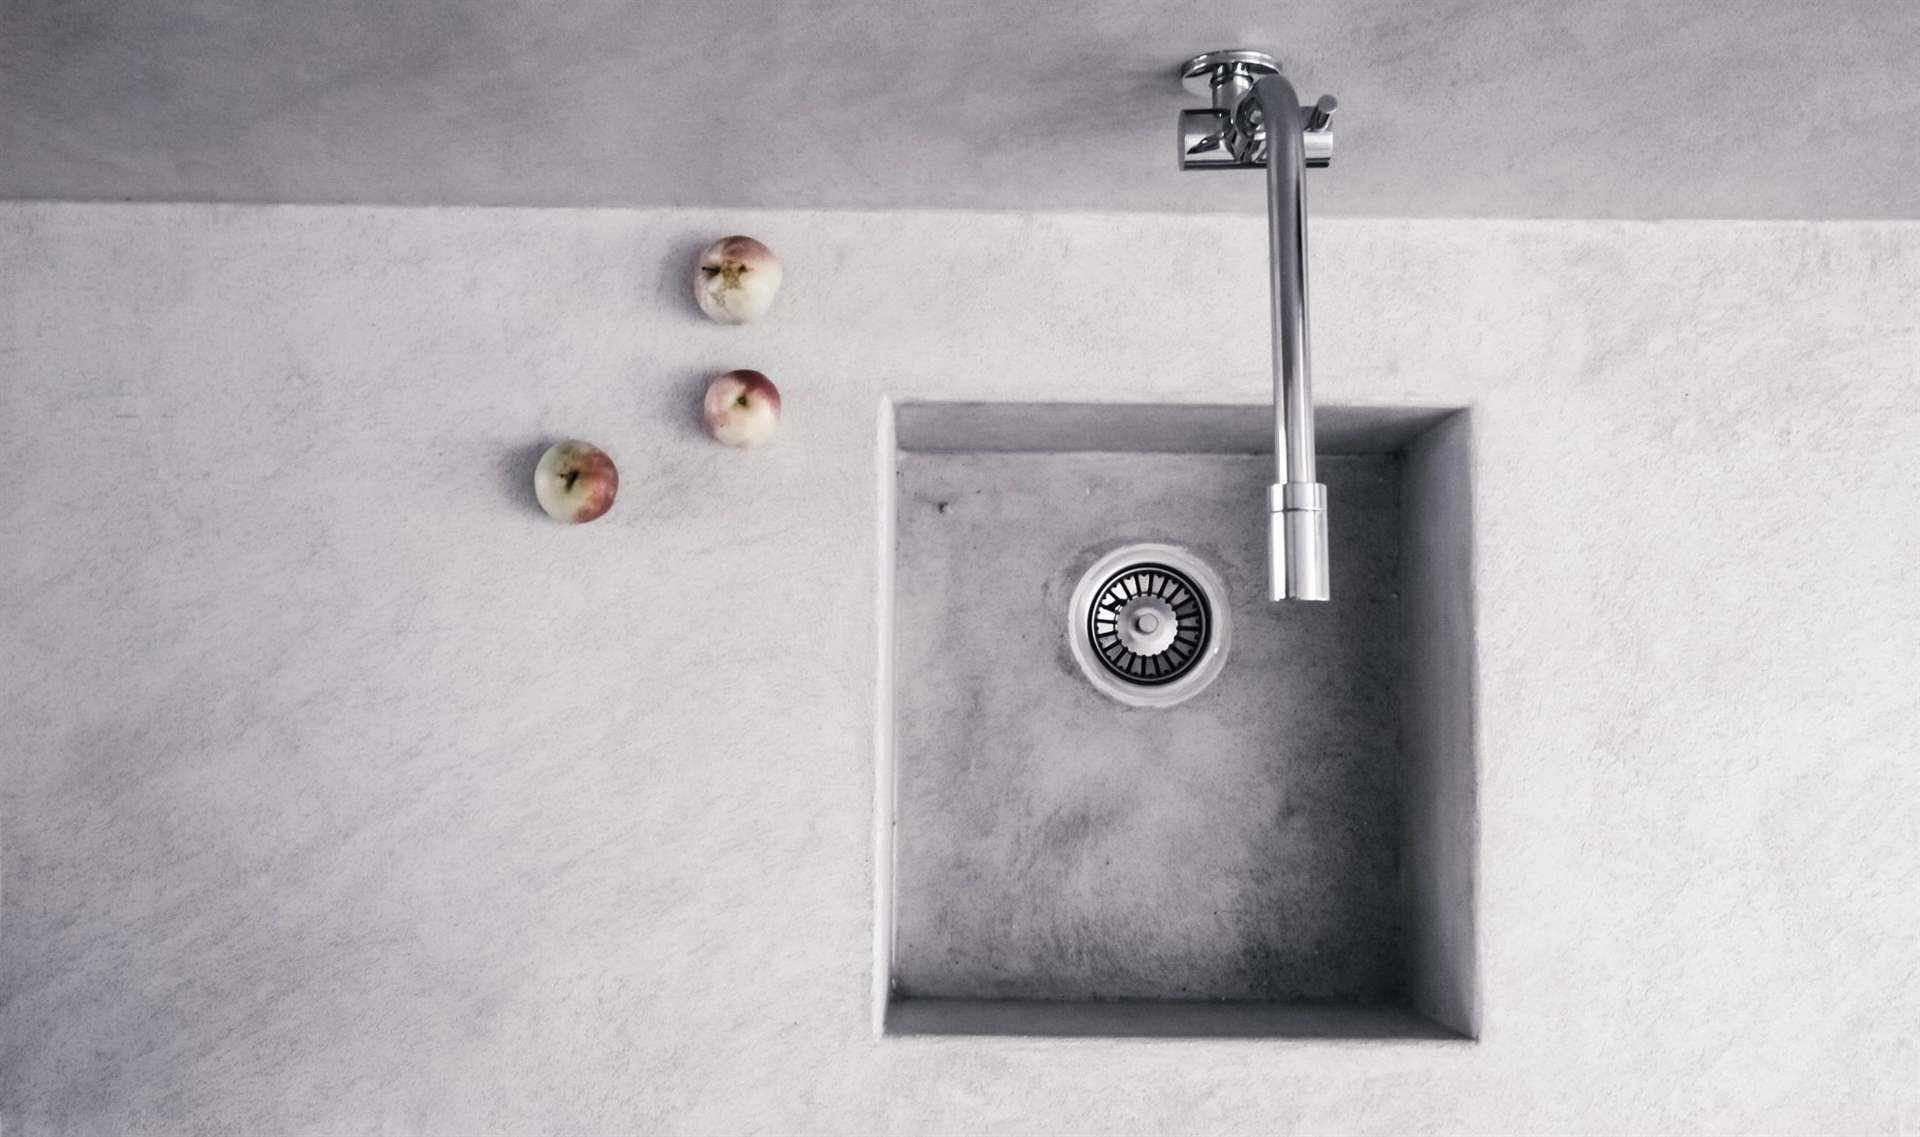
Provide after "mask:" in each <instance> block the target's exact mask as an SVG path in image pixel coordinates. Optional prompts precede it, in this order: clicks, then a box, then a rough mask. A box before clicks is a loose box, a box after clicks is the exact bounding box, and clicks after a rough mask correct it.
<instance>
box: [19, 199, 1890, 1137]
mask: <svg viewBox="0 0 1920 1137" xmlns="http://www.w3.org/2000/svg"><path fill="white" fill-rule="evenodd" d="M732 231H745V232H751V233H754V234H756V235H758V236H761V237H762V238H764V239H766V240H768V241H769V242H770V243H772V244H773V245H774V246H775V247H776V248H778V249H779V250H781V251H782V252H783V253H784V254H785V256H786V259H787V262H788V274H787V279H788V285H787V289H786V292H785V294H784V295H783V296H782V297H781V298H780V301H779V304H778V305H777V307H776V309H775V313H774V316H773V318H772V319H771V320H770V321H769V322H767V323H765V324H763V325H759V326H755V327H751V328H745V329H729V328H721V327H717V326H714V325H711V324H707V323H705V322H703V321H702V320H701V318H700V317H699V316H698V315H697V313H695V312H694V310H693V309H692V307H691V304H690V302H689V301H688V299H687V296H686V286H685V282H684V279H683V278H684V274H685V271H686V266H687V263H688V261H689V259H690V257H691V255H692V253H693V251H694V249H695V248H697V247H698V245H699V244H700V243H701V242H702V241H704V240H705V239H707V238H710V237H712V236H715V235H719V234H722V233H726V232H732ZM1313 256H1314V265H1313V269H1314V274H1315V275H1314V283H1315V293H1314V298H1315V303H1316V311H1315V325H1314V331H1315V334H1316V339H1315V344H1314V349H1315V350H1314V356H1315V361H1316V364H1317V372H1316V380H1317V389H1318V394H1319V396H1320V398H1321V399H1323V400H1324V401H1327V402H1330V403H1332V402H1341V403H1369V402H1371V403H1395V402H1405V403H1421V404H1449V403H1462V404H1471V405H1472V406H1473V407H1474V420H1473V421H1474V446H1475V448H1476V453H1475V459H1474V461H1475V469H1474V483H1473V484H1474V494H1475V502H1474V507H1475V508H1474V522H1475V526H1476V529H1477V532H1476V538H1477V552H1476V576H1477V595H1476V611H1477V616H1478V620H1479V634H1478V645H1479V646H1478V651H1479V667H1480V676H1479V687H1478V692H1479V731H1480V750H1481V753H1480V761H1481V763H1482V770H1481V777H1480V806H1479V808H1480V823H1481V858H1482V859H1481V867H1480V890H1481V891H1480V905H1481V909H1480V914H1479V935H1480V944H1481V960H1480V969H1481V976H1480V992H1481V1001H1482V1022H1481V1028H1482V1029H1481V1041H1480V1042H1479V1043H1478V1044H1472V1045H1445V1046H1435V1045H1423V1044H1384V1045H1383V1044H1373V1045H1364V1044H1327V1043H1300V1042H1272V1041H1267V1042H1247V1041H1239V1042H1233V1041H1218V1042H1216V1041H1185V1042H1177V1043H1165V1042H1152V1041H1086V1040H1054V1041H1021V1040H1007V1039H911V1040H907V1039H882V1038H879V1037H877V1036H876V1035H875V1033H874V1030H873V1020H874V1016H873V1007H872V995H873V990H872V975H871V973H870V968H871V965H872V959H873V952H872V944H873V937H872V932H871V927H870V920H871V912H872V906H873V895H874V889H873V876H872V874H873V872H874V865H873V861H872V853H873V847H874V844H873V831H872V820H873V807H874V789H873V779H874V769H873V761H874V757H873V755H874V747H873V745H872V735H873V730H874V713H875V712H874V708H875V705H876V703H875V697H874V692H873V684H874V680H875V673H876V666H877V663H876V660H877V653H876V650H875V634H874V630H875V629H874V622H875V606H874V602H873V599H872V596H871V595H870V594H871V590H872V589H873V587H874V583H875V577H876V564H877V552H876V548H875V542H876V540H877V537H876V533H877V526H876V517H875V511H876V509H877V508H878V503H879V499H878V490H877V484H878V476H877V474H876V470H875V463H876V462H877V461H879V460H881V455H880V454H879V453H878V452H877V447H876V442H875V438H876V433H877V432H876V415H877V414H878V413H879V409H880V402H881V400H882V398H883V397H886V396H892V397H894V398H907V397H951V398H969V399H1015V400H1041V399H1053V400H1059V399H1069V400H1078V399H1112V400H1133V401H1166V400H1182V399H1191V400H1208V401H1217V402H1244V401H1253V400H1258V399H1259V398H1261V397H1263V395H1264V393H1265V391H1266V383H1267V380H1266V376H1265V373H1264V371H1263V362H1262V361H1263V358H1264V353H1265V347H1264V337H1265V335H1266V316H1265V308H1264V304H1265V298H1264V295H1263V293H1262V291H1261V290H1262V287H1263V276H1262V272H1263V269H1262V265H1263V260H1264V257H1265V245H1264V237H1263V234H1262V232H1261V224H1260V222H1259V220H1258V219H1256V218H1170V217H1149V216H1134V215H1052V216H1045V217H1023V216H1012V215H995V214H906V215H887V216H881V215H863V214H819V213H750V214H740V213H734V214H715V213H700V212H670V213H661V212H654V213H648V212H572V211H517V210H418V211H409V210H369V209H325V208H234V207H205V206H192V207H175V206H129V207H123V206H58V205H16V206H7V207H5V208H4V209H0V298H3V300H4V308H0V311H3V312H4V323H0V454H3V455H4V456H5V458H6V460H7V463H8V475H7V477H6V479H5V481H4V484H3V486H4V488H0V503H4V513H3V514H0V526H3V527H0V567H3V568H4V574H5V575H4V578H3V579H0V584H4V587H0V635H3V637H4V638H3V639H0V708H4V709H3V711H0V750H3V751H4V762H5V767H4V793H5V798H4V805H5V833H4V840H5V859H4V871H5V877H4V922H3V923H0V957H3V959H4V966H5V971H4V975H5V1000H6V1001H5V1004H4V1022H3V1024H0V1046H3V1049H0V1107H3V1112H0V1122H4V1124H5V1126H6V1128H7V1130H8V1131H9V1132H17V1133H47V1132H74V1133H100V1132H117V1131H123V1130H137V1131H181V1130H195V1131H241V1132H262V1131H305V1132H356V1131H373V1132H380V1131H386V1132H433V1133H460V1132H473V1131H476V1130H481V1129H487V1130H508V1131H529V1130H539V1131H620V1132H652V1131H658V1132H670V1133H702V1132H753V1131H762V1132H781V1133H787V1132H834V1133H838V1132H850V1131H879V1130H886V1131H898V1132H927V1131H969V1132H973V1131H978V1132H1009V1133H1015V1132H1019V1133H1030V1132H1035V1131H1062V1130H1099V1131H1117V1132H1134V1131H1167V1130H1179V1131H1202V1130H1204V1131H1219V1132H1232V1133H1273V1132H1284V1131H1290V1130H1301V1131H1313V1132H1324V1131H1328V1130H1351V1131H1359V1132H1378V1133H1408V1132H1425V1131H1462V1130H1472V1131H1477V1132H1501V1131H1508V1132H1520V1131H1540V1130H1542V1129H1558V1130H1581V1131H1594V1130H1634V1131H1643V1132H1644V1131H1648V1130H1676V1129H1683V1130H1697V1131H1708V1132H1736V1131H1752V1130H1766V1131H1774V1132H1786V1131H1793V1132H1836V1133H1838V1132H1862V1131H1893V1130H1899V1129H1902V1128H1906V1129H1912V1128H1915V1127H1920V1091H1917V1090H1916V1085H1920V1079H1916V1077H1915V1074H1916V1067H1917V1065H1920V1053H1917V1052H1916V1026H1917V1020H1920V993H1916V990H1915V985H1914V980H1913V961H1914V959H1915V957H1916V950H1917V949H1920V943H1916V933H1915V927H1916V923H1917V922H1920V903H1917V902H1916V893H1915V888H1914V883H1913V882H1914V879H1915V874H1916V871H1920V863H1917V861H1916V847H1917V846H1920V825H1917V824H1916V812H1915V801H1916V791H1920V777H1916V767H1915V738H1916V736H1917V735H1920V704H1917V703H1916V698H1917V696H1916V692H1920V667H1917V666H1916V658H1915V657H1916V645H1917V644H1920V587H1916V584H1915V580H1914V561H1915V555H1916V552H1917V551H1920V501H1916V496H1917V495H1916V492H1915V486H1916V482H1917V481H1920V477H1917V475H1916V462H1917V460H1920V446H1917V443H1916V439H1920V399H1916V397H1915V394H1914V386H1915V382H1916V379H1917V378H1920V225H1914V224H1904V223H1871V224H1801V223H1787V224H1772V223H1767V224H1746V223H1741V224H1701V223H1685V224H1681V223H1667V224H1642V223H1596V222H1585V223H1580V222H1553V223H1521V222H1384V221H1331V222H1324V223H1321V224H1318V225H1316V227H1315V233H1314V245H1313ZM1203 343H1204V344H1207V345H1209V346H1208V347H1207V348H1206V349H1205V350H1201V349H1199V348H1198V347H1196V345H1200V344H1203ZM735 366H751V367H758V368H761V369H763V370H766V371H768V372H769V373H770V374H772V375H773V376H774V377H775V379H776V380H777V381H778V382H780V383H781V385H782V387H783V388H784V390H785V392H786V395H787V417H786V421H785V423H784V426H783V429H782V433H781V435H780V437H779V438H778V440H777V442H776V443H775V444H774V445H772V446H771V447H770V448H768V449H766V450H764V451H761V452H756V453H747V454H741V453H734V452H729V451H724V450H722V449H720V448H718V447H716V446H713V445H712V444H710V443H708V442H707V441H705V439H704V438H703V436H702V435H701V434H700V432H699V430H698V427H697V424H696V422H695V419H694V412H693V406H694V400H695V397H696V395H697V393H698V391H699V389H700V387H701V385H702V384H703V382H704V378H705V376H706V375H707V374H708V373H710V372H711V371H713V370H717V369H722V368H727V367H735ZM566 435H579V436H583V437H586V438H589V439H592V440H594V441H596V442H598V443H600V444H601V445H603V446H605V447H607V448H608V449H609V450H610V451H611V452H612V453H613V455H614V456H615V457H616V459H617V460H618V461H619V462H620V465H621V469H622V473H623V488H622V491H621V496H620V499H619V502H618V504H617V505H616V506H615V508H614V511H613V512H612V513H611V514H610V515H608V517H606V518H605V519H603V520H602V521H600V522H597V523H595V524H592V525H589V526H585V527H581V528H575V529H566V528H561V527H558V526H555V525H554V524H552V523H551V522H549V521H547V520H546V519H545V518H544V517H543V516H542V515H540V514H539V513H538V512H537V511H536V510H535V509H534V507H533V505H532V503H531V501H530V495H529V493H528V491H527V486H526V482H527V477H528V470H529V468H530V466H531V464H532V460H533V457H534V455H535V454H536V453H537V451H538V449H539V447H540V446H541V445H542V444H543V443H544V442H546V441H548V440H550V439H553V438H556V437H561V436H566ZM1336 523H1337V518H1336Z"/></svg>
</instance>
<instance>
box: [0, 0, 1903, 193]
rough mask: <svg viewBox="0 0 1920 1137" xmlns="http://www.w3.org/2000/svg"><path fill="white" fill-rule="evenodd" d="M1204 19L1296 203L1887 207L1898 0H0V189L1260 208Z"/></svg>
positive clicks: (1895, 175) (1898, 78)
mask: <svg viewBox="0 0 1920 1137" xmlns="http://www.w3.org/2000/svg"><path fill="white" fill-rule="evenodd" d="M1221 47H1263V48H1266V49H1268V50H1271V51H1274V52H1276V53H1277V54H1278V55H1279V56H1280V57H1281V60H1282V62H1283V64H1284V65H1285V66H1286V68H1287V70H1288V72H1289V73H1290V74H1292V75H1293V76H1295V78H1296V82H1297V83H1298V84H1299V85H1300V87H1301V90H1302V93H1303V94H1304V95H1305V96H1306V97H1308V98H1312V97H1315V96H1317V95H1319V94H1320V93H1321V92H1323V91H1331V92H1333V93H1335V94H1336V95H1338V96H1339V98H1340V101H1341V108H1342V109H1341V113H1340V116H1339V119H1338V130H1339V156H1338V159H1337V164H1336V166H1335V167H1334V169H1333V170H1331V171H1329V172H1328V173H1327V174H1326V175H1324V176H1322V175H1315V176H1314V177H1313V178H1312V179H1311V180H1312V182H1313V189H1312V195H1313V203H1314V209H1315V211H1316V212H1317V213H1319V214H1320V215H1322V216H1326V215H1332V214H1350V215H1368V216H1389V217H1399V216H1476V217H1488V216H1491V217H1567V216H1572V217H1654V218H1659V217H1784V218H1841V217H1855V218H1863V217H1881V218H1893V217H1899V218H1915V217H1920V179H1916V178H1915V177H1914V176H1913V156H1914V155H1915V154H1916V153H1920V80H1916V78H1915V68H1914V66H1913V61H1914V60H1915V59H1916V58H1920V16H1916V14H1915V12H1914V9H1913V5H1912V3H1911V2H1910V0H1696V2H1691V3H1670V2H1665V0H1605V2H1601V3H1585V4H1567V3H1552V4H1542V3H1535V2H1531V0H1448V2H1446V3H1417V2H1413V0H1337V2H1336V0H1301V2H1296V3H1289V4H1285V5H1279V4H1273V3H1269V2H1266V0H1213V2H1210V3H1207V4H1194V5H1174V4H1164V3H1154V2H1150V0H1081V2H1079V3H1074V4H1040V5H1035V4H1025V3H1015V2H1013V0H982V2H975V3H968V4H938V3H925V2H919V3H898V2H896V0H831V2H825V3H822V2H793V0H734V2H732V3H727V4H706V3H694V2H691V0H656V2H652V3H646V4H633V3H626V2H623V0H568V2H567V3H564V4H541V3H537V2H535V0H409V2H408V3H404V4H370V3H351V2H349V0H312V2H308V3H277V4H263V3H259V2H258V0H143V2H141V3H128V2H124V0H8V3H7V4H5V5H4V6H0V197H9V198H49V197H54V198H85V199H93V200H101V199H105V200H118V199H128V198H132V199H163V200H189V201H205V200H224V201H327V202H384V203H410V204H428V205H463V204H469V205H478V204H488V205H591V206H607V205H624V206H682V205H688V204H699V205H702V206H763V207H771V208H784V209H796V208H818V207H853V208H900V207H965V208H983V207H984V208H995V209H1095V210H1104V209H1130V210H1156V211H1159V210H1171V211H1199V212H1224V211H1242V212H1257V211H1258V210H1259V209H1260V194H1261V192H1262V188H1261V179H1260V178H1259V177H1258V176H1256V175H1253V174H1246V175H1241V176H1227V175H1212V176H1207V177H1197V176H1193V175H1182V174H1181V173H1179V172H1178V171H1177V170H1175V168H1174V157H1173V132H1174V116H1175V113H1176V112H1177V111H1178V110H1179V109H1180V108H1181V107H1182V106H1184V105H1187V100H1186V97H1185V96H1184V95H1183V94H1182V93H1181V92H1180V91H1179V89H1178V87H1177V86H1176V85H1175V84H1174V82H1173V81H1172V78H1171V74H1172V70H1173V68H1174V67H1175V66H1176V65H1177V64H1178V63H1179V62H1180V61H1182V60H1184V59H1186V58H1187V57H1189V56H1191V55H1193V54H1196V53H1198V52H1201V51H1207V50H1211V49H1214V48H1221Z"/></svg>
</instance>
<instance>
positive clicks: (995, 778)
mask: <svg viewBox="0 0 1920 1137" xmlns="http://www.w3.org/2000/svg"><path fill="white" fill-rule="evenodd" d="M1263 417H1266V416H1259V415H1257V413H1256V418H1263ZM1321 474H1322V478H1323V480H1324V481H1325V482H1326V484H1327V487H1328V495H1329V497H1330V499H1331V501H1330V505H1329V509H1330V510H1337V511H1338V515H1339V516H1340V517H1341V519H1342V524H1341V525H1340V526H1339V530H1338V535H1337V536H1335V537H1334V538H1333V547H1332V555H1333V562H1334V574H1335V576H1334V587H1335V588H1337V589H1338V590H1339V595H1340V599H1341V602H1340V603H1338V604H1326V605H1305V604H1301V605H1284V606H1275V605H1270V604H1266V603H1263V602H1262V595H1263V592H1264V589H1265V585H1266V572H1265V566H1266V540H1267V518H1266V514H1265V512H1264V510H1263V509H1262V508H1261V506H1262V504H1263V502H1264V500H1265V495H1266V489H1267V485H1268V483H1269V482H1271V481H1272V480H1273V459H1272V458H1271V457H1266V456H1255V455H1213V454H1207V455H1199V454H998V455H991V456H979V455H930V454H913V453H905V454H902V455H901V457H900V479H901V484H900V488H899V498H898V501H899V529H898V541H899V554H898V560H897V562H896V563H897V569H896V577H895V580H894V594H895V597H896V603H897V613H898V615H897V621H898V623H897V627H896V632H895V642H896V644H897V645H898V647H897V654H896V656H895V658H894V668H895V672H896V675H897V676H898V679H897V683H898V686H897V688H896V690H897V691H898V694H897V695H896V699H895V708H896V715H897V723H898V725H897V728H896V739H897V742H896V745H897V747H898V750H897V754H896V757H895V769H896V778H897V781H898V788H897V791H896V794H897V800H898V803H899V805H898V812H897V818H898V829H897V836H896V852H895V867H894V872H895V874H896V916H895V919H896V924H897V941H896V946H895V960H894V978H895V981H896V982H897V984H898V994H900V995H901V996H903V997H908V998H913V997H925V996H934V997H940V996H945V997H966V998H988V999H1007V998H1028V999H1118V998H1130V999H1171V1000H1180V999H1187V1000H1206V999H1237V1000H1254V999H1262V1000H1273V1001H1311V1002H1348V1003H1352V1002H1360V1003H1382V1002H1400V1001H1401V1000H1402V999H1403V998H1404V997H1405V994H1406V992H1405V982H1404V972H1405V960H1404V956H1403V952H1402V934H1401V919H1400V888H1399V885H1400V848H1399V831H1400V829H1399V827H1400V808H1401V803H1400V800H1399V794H1398V789H1399V784H1400V755H1399V751H1398V748H1397V735H1398V731H1399V709H1400V707H1399V702H1400V699H1399V697H1400V694H1401V690H1402V689H1401V685H1400V677H1401V669H1402V656H1401V635H1400V613H1399V611H1398V606H1397V604H1396V603H1395V599H1396V595H1395V585H1396V583H1397V574H1398V570H1399V549H1400V511H1399V500H1398V495H1399V485H1398V469H1397V463H1396V461H1395V460H1394V459H1393V458H1392V457H1390V456H1386V455H1376V456H1370V457H1340V458H1329V459H1328V460H1327V461H1326V462H1324V463H1323V464H1322V467H1321ZM1142 541H1154V542H1164V543H1168V544H1174V545H1178V546H1181V547H1184V548H1188V549H1191V550H1193V551H1194V552H1195V553H1196V554H1198V555H1199V556H1200V557H1201V559H1202V560H1204V561H1206V562H1207V563H1208V564H1209V565H1211V566H1212V567H1213V569H1214V571H1215V572H1217V573H1219V574H1220V576H1221V580H1222V581H1223V582H1224V583H1225V584H1226V586H1227V594H1226V595H1225V596H1222V597H1219V598H1218V600H1217V601H1216V608H1217V609H1218V608H1224V611H1225V616H1224V618H1225V619H1226V620H1228V621H1230V623H1231V628H1232V645H1231V648H1230V649H1229V653H1228V658H1227V665H1226V668H1225V670H1223V671H1222V672H1221V673H1220V675H1219V676H1218V678H1216V679H1215V680H1214V682H1213V683H1212V684H1210V685H1209V686H1208V687H1207V689H1206V690H1205V691H1202V692H1201V693H1200V694H1199V695H1197V696H1195V697H1194V698H1192V699H1190V700H1188V701H1187V702H1184V703H1182V704H1180V705H1179V706H1176V707H1169V708H1164V709H1140V708H1133V707H1127V706H1124V705H1123V704H1121V703H1118V702H1116V701H1114V700H1113V699H1111V698H1109V697H1108V696H1107V695H1105V694H1104V693H1102V692H1100V691H1098V690H1096V689H1095V688H1094V687H1093V686H1092V684H1090V683H1089V682H1088V681H1087V679H1086V676H1085V675H1083V674H1082V673H1081V671H1080V667H1079V665H1078V664H1077V663H1075V661H1074V659H1073V657H1072V655H1071V653H1070V651H1069V650H1068V645H1067V642H1066V639H1065V637H1064V635H1063V630H1064V628H1065V626H1066V624H1067V623H1068V618H1067V612H1068V609H1069V606H1070V604H1071V597H1072V595H1073V590H1074V586H1075V585H1076V584H1077V583H1078V582H1079V580H1080V576H1081V574H1082V573H1083V572H1084V571H1085V570H1086V568H1087V566H1088V565H1089V564H1091V563H1092V562H1093V561H1095V560H1097V559H1098V558H1099V557H1100V556H1101V555H1102V554H1104V553H1105V552H1107V551H1108V550H1109V549H1111V548H1113V547H1114V546H1116V545H1121V544H1133V543H1137V542H1142Z"/></svg>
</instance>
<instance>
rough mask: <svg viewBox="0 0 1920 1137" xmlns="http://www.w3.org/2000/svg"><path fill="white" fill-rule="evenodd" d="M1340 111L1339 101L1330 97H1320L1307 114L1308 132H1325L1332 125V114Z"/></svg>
mask: <svg viewBox="0 0 1920 1137" xmlns="http://www.w3.org/2000/svg"><path fill="white" fill-rule="evenodd" d="M1339 109H1340V100H1339V99H1336V98H1334V97H1333V96H1332V95H1321V96H1320V98H1319V100H1318V101H1317V102H1315V103H1314V104H1313V107H1312V109H1311V110H1309V111H1308V112H1307V129H1308V130H1325V129H1327V127H1329V126H1331V125H1332V124H1333V112H1334V111H1337V110H1339Z"/></svg>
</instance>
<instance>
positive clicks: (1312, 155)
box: [1300, 95, 1340, 170]
mask: <svg viewBox="0 0 1920 1137" xmlns="http://www.w3.org/2000/svg"><path fill="white" fill-rule="evenodd" d="M1302 109H1303V110H1305V111H1306V112H1307V126H1306V129H1305V130H1303V131H1301V132H1300V142H1301V150H1302V151H1303V152H1304V153H1305V155H1306V160H1307V165H1308V166H1310V167H1312V168H1313V169H1316V170H1317V169H1324V168H1325V167H1327V166H1331V165H1333V112H1334V111H1337V110H1339V109H1340V100H1339V99H1336V98H1334V97H1333V96H1332V95H1321V96H1320V98H1319V100H1318V101H1316V102H1315V103H1314V104H1313V105H1312V106H1310V107H1304V108H1302Z"/></svg>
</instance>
